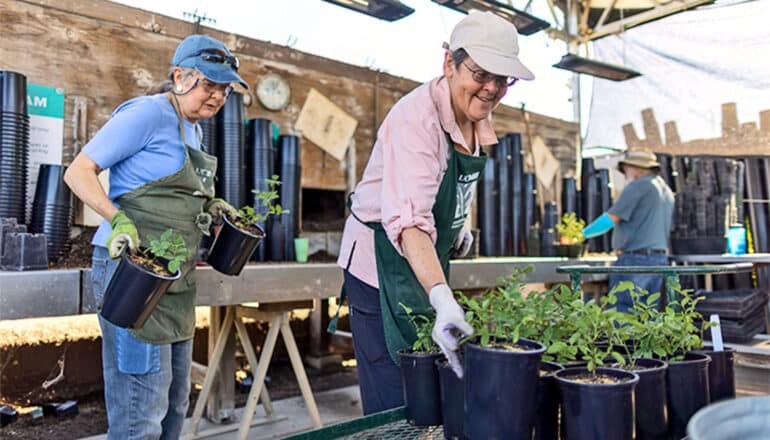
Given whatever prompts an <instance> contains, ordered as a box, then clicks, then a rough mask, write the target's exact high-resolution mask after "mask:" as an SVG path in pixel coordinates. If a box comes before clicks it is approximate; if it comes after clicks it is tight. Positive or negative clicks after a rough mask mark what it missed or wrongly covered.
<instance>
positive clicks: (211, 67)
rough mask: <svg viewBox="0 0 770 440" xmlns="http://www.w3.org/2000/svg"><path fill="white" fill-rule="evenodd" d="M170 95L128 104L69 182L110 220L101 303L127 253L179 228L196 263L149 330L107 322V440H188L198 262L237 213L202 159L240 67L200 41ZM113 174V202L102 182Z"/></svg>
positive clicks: (180, 57) (95, 270)
mask: <svg viewBox="0 0 770 440" xmlns="http://www.w3.org/2000/svg"><path fill="white" fill-rule="evenodd" d="M171 66H172V67H171V70H170V74H169V76H170V81H169V82H168V83H167V85H166V87H165V89H167V90H168V92H167V93H160V94H154V95H150V96H141V97H137V98H134V99H131V100H129V101H127V102H124V103H123V104H121V105H120V106H118V108H117V109H116V110H115V111H114V113H113V114H112V117H111V119H110V120H109V121H107V123H106V124H105V125H104V126H103V127H102V128H101V130H99V132H98V133H96V135H95V136H94V137H93V139H91V141H90V142H89V143H88V144H87V145H86V146H85V147H84V148H83V150H82V152H80V153H79V154H78V155H77V157H75V159H74V161H73V162H72V165H70V167H69V168H68V170H67V172H66V174H65V176H64V180H65V181H66V183H67V184H68V185H69V186H70V188H72V191H73V192H74V193H75V194H76V195H77V196H78V197H79V198H80V199H81V200H82V201H83V202H84V203H85V204H86V205H88V206H90V207H91V208H92V209H94V210H95V211H96V212H97V213H98V214H99V215H101V216H102V217H103V218H104V219H105V220H104V221H103V222H102V223H101V225H100V226H99V229H98V230H97V231H96V234H95V235H94V238H93V241H92V244H93V245H94V253H93V267H92V272H91V274H92V278H93V292H94V296H95V299H96V303H97V304H99V305H100V304H101V302H102V296H103V295H104V292H105V289H106V288H107V286H108V284H109V282H110V279H111V278H112V276H113V274H114V272H115V270H116V269H117V266H118V260H116V258H118V257H119V256H120V255H121V253H122V252H124V251H125V248H126V247H128V248H130V249H136V248H138V247H139V246H140V244H141V243H147V242H148V239H147V237H148V235H153V236H156V237H157V236H159V235H160V234H161V233H162V232H163V231H165V230H166V229H168V228H172V229H173V230H174V232H176V233H179V234H181V235H182V237H183V238H184V241H185V244H186V246H187V248H188V250H189V251H190V252H189V255H190V256H189V258H188V260H187V261H186V262H184V263H183V265H182V268H181V270H182V277H181V278H180V279H179V280H178V281H176V282H174V284H173V285H172V286H171V287H170V288H169V291H168V293H166V294H165V295H163V297H162V298H161V300H160V302H159V303H158V305H157V306H156V308H155V309H154V311H153V312H152V314H151V315H150V317H149V318H148V319H147V322H146V323H145V324H144V326H143V327H142V328H140V329H136V330H129V329H126V328H122V327H117V326H115V325H113V324H112V323H110V322H108V321H107V320H105V319H104V318H102V317H101V315H99V325H100V327H101V331H102V359H103V362H102V364H103V365H102V366H103V370H104V397H105V402H106V405H107V418H108V423H109V429H108V433H107V438H108V439H110V440H112V439H115V440H129V439H177V438H179V437H180V435H181V432H182V424H183V421H184V418H185V415H186V413H187V408H188V405H189V396H190V369H191V365H192V346H193V344H192V337H193V332H194V330H195V309H194V305H195V279H194V273H193V272H194V269H195V256H196V255H197V248H198V244H199V242H200V239H201V234H202V233H208V229H209V225H210V223H211V221H212V219H213V220H214V221H215V222H219V221H221V218H222V216H223V215H225V214H226V213H231V212H234V211H235V210H234V209H233V207H231V206H230V205H229V204H227V203H226V202H225V201H224V200H222V199H216V198H214V176H215V174H216V167H217V160H216V158H215V157H214V156H210V155H208V154H206V153H204V152H202V151H201V140H200V139H201V131H200V127H199V126H198V124H197V122H198V121H199V120H200V119H205V118H211V117H213V116H214V115H215V114H216V113H217V112H218V111H219V109H221V108H222V105H224V103H225V100H226V99H227V97H228V95H229V94H230V92H231V91H232V86H231V83H240V84H241V85H242V86H243V87H245V88H248V86H247V84H246V83H245V82H244V81H243V80H242V79H241V77H240V76H238V73H237V70H238V59H237V58H235V57H234V56H233V55H232V53H230V51H229V50H228V49H227V47H225V45H224V44H222V43H221V42H220V41H217V40H216V39H214V38H211V37H208V36H205V35H191V36H189V37H187V38H185V39H184V40H183V41H182V42H181V43H180V44H179V46H178V47H177V48H176V52H175V53H174V57H173V59H172V61H171ZM105 169H109V170H110V189H109V195H107V194H105V191H104V189H103V188H102V186H101V184H100V183H99V180H98V178H97V176H98V174H99V173H100V172H101V171H102V170H105Z"/></svg>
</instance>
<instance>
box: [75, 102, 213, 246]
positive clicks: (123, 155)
mask: <svg viewBox="0 0 770 440" xmlns="http://www.w3.org/2000/svg"><path fill="white" fill-rule="evenodd" d="M182 120H183V121H184V130H185V138H186V140H187V144H188V145H189V146H190V147H192V148H198V149H199V148H200V143H199V141H198V134H197V128H196V124H193V123H192V122H190V121H188V120H186V119H182ZM83 153H85V154H86V156H88V157H89V158H90V159H91V160H93V161H94V162H95V163H96V164H97V165H98V166H99V168H101V169H108V168H109V170H110V191H109V194H108V197H109V199H110V200H111V201H112V202H113V203H115V200H116V199H117V198H118V197H120V196H121V195H123V194H126V193H128V192H130V191H132V190H134V189H136V188H139V187H140V186H142V185H144V184H146V183H149V182H152V181H154V180H158V179H160V178H162V177H166V176H168V175H171V174H174V173H175V172H177V171H179V170H180V169H181V168H182V165H184V161H185V149H184V145H183V144H182V141H181V138H180V137H179V122H178V119H177V115H176V112H175V111H174V107H173V106H172V105H171V103H170V102H169V101H168V99H166V97H165V96H164V95H163V94H158V95H151V96H140V97H137V98H134V99H131V100H129V101H126V102H124V103H123V104H121V105H120V106H118V108H117V109H115V111H114V112H113V113H112V117H111V118H110V120H109V121H107V123H106V124H104V126H103V127H102V128H101V130H99V131H98V132H97V133H96V135H95V136H94V137H93V138H92V139H91V141H90V142H88V144H86V146H85V147H83ZM115 204H116V205H117V203H115ZM111 233H112V227H110V223H109V222H108V221H106V220H103V221H102V223H101V224H100V225H99V229H97V230H96V234H95V235H94V238H93V240H92V241H91V243H92V244H93V245H96V246H106V244H107V239H108V238H109V236H110V234H111Z"/></svg>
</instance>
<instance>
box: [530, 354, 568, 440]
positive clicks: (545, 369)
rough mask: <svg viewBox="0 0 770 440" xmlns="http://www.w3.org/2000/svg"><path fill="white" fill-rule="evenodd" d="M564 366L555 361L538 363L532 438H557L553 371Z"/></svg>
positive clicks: (557, 389)
mask: <svg viewBox="0 0 770 440" xmlns="http://www.w3.org/2000/svg"><path fill="white" fill-rule="evenodd" d="M563 369H564V366H562V365H561V364H557V363H556V362H548V361H543V362H541V363H540V377H539V378H538V381H537V410H536V411H537V412H536V414H537V416H536V417H537V418H536V420H535V428H534V435H533V437H532V438H533V440H559V401H560V400H561V399H560V397H559V385H558V384H557V383H556V378H555V377H554V373H556V372H557V371H559V370H563Z"/></svg>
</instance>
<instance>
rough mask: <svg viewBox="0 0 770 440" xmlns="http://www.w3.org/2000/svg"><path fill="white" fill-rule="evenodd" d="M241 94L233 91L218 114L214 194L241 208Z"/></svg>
mask: <svg viewBox="0 0 770 440" xmlns="http://www.w3.org/2000/svg"><path fill="white" fill-rule="evenodd" d="M243 113H244V111H243V95H241V94H240V93H233V94H231V95H230V97H229V98H228V99H227V102H226V103H225V105H224V106H223V107H222V109H221V110H220V111H219V113H218V114H217V126H218V127H217V128H218V129H219V139H218V141H219V143H218V145H217V150H216V156H217V178H218V179H217V185H216V191H217V197H221V198H223V199H225V200H226V201H227V202H228V203H229V204H231V205H233V206H234V207H236V208H240V207H241V206H243V205H244V204H246V200H247V199H246V174H245V172H244V171H245V165H246V160H245V159H246V155H245V145H246V139H245V136H244V133H245V130H244V126H243Z"/></svg>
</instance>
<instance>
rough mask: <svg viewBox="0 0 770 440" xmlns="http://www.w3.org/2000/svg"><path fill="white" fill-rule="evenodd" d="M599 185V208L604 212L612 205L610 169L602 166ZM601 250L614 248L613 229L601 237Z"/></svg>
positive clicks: (598, 178)
mask: <svg viewBox="0 0 770 440" xmlns="http://www.w3.org/2000/svg"><path fill="white" fill-rule="evenodd" d="M596 179H597V185H598V186H599V209H600V210H601V212H602V213H604V212H607V211H609V209H610V206H612V188H611V187H610V170H608V169H606V168H602V169H600V170H598V171H597V175H596ZM600 238H601V246H602V247H601V251H602V252H609V251H610V250H612V231H609V232H607V233H606V234H604V235H602V236H601V237H600Z"/></svg>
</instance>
